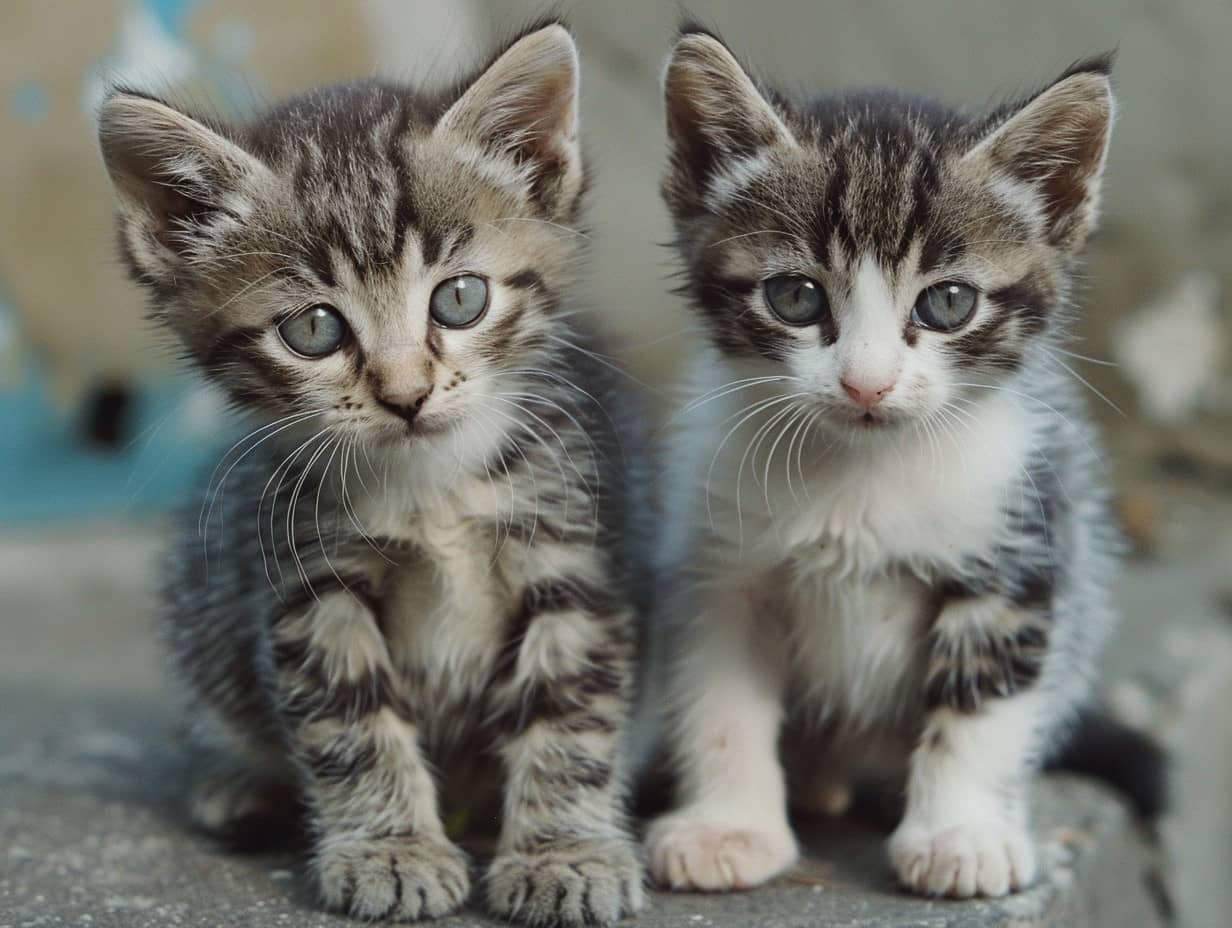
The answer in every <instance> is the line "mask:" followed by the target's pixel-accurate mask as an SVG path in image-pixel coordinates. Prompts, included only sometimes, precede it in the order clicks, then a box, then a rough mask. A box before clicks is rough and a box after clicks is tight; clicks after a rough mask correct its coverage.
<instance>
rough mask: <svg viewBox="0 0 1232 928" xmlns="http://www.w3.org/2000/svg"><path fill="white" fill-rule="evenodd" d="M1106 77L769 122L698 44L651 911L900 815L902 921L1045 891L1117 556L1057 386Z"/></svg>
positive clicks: (681, 64) (831, 106)
mask: <svg viewBox="0 0 1232 928" xmlns="http://www.w3.org/2000/svg"><path fill="white" fill-rule="evenodd" d="M1109 66H1110V59H1109V58H1107V57H1103V58H1094V59H1091V60H1088V61H1084V62H1081V63H1079V64H1076V65H1074V66H1073V67H1071V68H1070V69H1069V70H1067V71H1066V72H1065V73H1064V74H1062V75H1061V76H1060V77H1059V78H1058V79H1057V80H1056V81H1054V82H1053V83H1052V84H1050V85H1049V86H1048V87H1046V88H1045V89H1043V90H1042V91H1040V92H1038V93H1034V94H1031V95H1029V96H1026V97H1025V98H1023V99H1020V100H1015V101H1013V102H1010V103H1007V104H1005V105H1002V106H998V107H996V108H995V109H992V110H991V111H989V112H983V113H967V112H962V111H958V110H954V109H950V108H948V107H945V106H943V105H941V104H939V103H936V102H933V101H931V100H925V99H919V98H916V97H912V96H908V95H905V94H901V93H897V92H893V91H881V90H877V91H855V92H850V93H845V94H839V95H835V96H826V97H820V98H816V99H812V100H806V101H794V100H789V99H787V98H786V97H783V96H781V95H779V94H777V93H774V92H771V91H768V90H763V89H761V88H759V86H758V85H757V84H756V83H755V82H754V81H753V80H752V79H750V77H749V76H748V74H747V73H746V71H745V70H744V69H743V68H742V67H741V66H740V64H739V63H738V62H737V61H736V59H735V58H734V57H733V56H732V55H731V53H730V52H729V51H728V49H727V48H726V47H725V46H724V45H723V44H722V42H721V41H720V40H719V39H718V38H716V37H715V36H713V35H711V34H708V33H707V32H705V31H704V30H701V29H697V28H693V27H688V28H686V29H685V30H684V32H683V33H682V34H681V36H680V37H679V38H678V40H677V42H676V45H675V48H674V50H673V52H672V55H671V58H670V61H669V63H668V67H667V72H666V77H665V89H664V94H665V101H666V110H667V128H668V137H669V144H670V167H669V171H668V175H667V179H666V182H665V184H664V192H665V196H666V200H667V204H668V207H669V209H670V211H671V213H672V216H673V219H674V221H675V228H676V232H677V236H678V248H679V252H680V255H681V259H682V264H683V269H684V279H685V283H684V285H683V287H682V291H683V293H684V294H685V295H686V296H687V297H688V299H689V301H690V304H691V306H692V308H693V310H694V312H695V315H696V317H697V318H698V320H699V321H700V322H701V323H702V325H703V327H704V330H705V333H706V336H705V338H704V339H703V340H702V342H703V343H702V344H700V345H699V351H698V354H699V358H698V361H699V363H698V364H697V365H696V376H695V378H694V381H693V396H694V399H693V401H692V402H691V403H689V404H688V405H687V406H686V407H685V408H684V410H683V412H682V414H681V416H680V417H679V418H680V423H679V425H678V428H677V429H676V431H675V434H674V439H673V445H674V455H673V457H674V464H673V467H674V473H675V475H676V479H675V482H674V484H673V486H672V488H671V491H670V492H669V493H668V495H667V499H668V501H669V506H672V507H674V508H676V509H677V512H676V515H675V516H674V517H673V516H672V515H671V514H670V513H669V515H668V518H667V522H668V524H678V525H681V526H683V530H682V531H681V532H679V533H678V535H677V537H675V538H673V539H671V540H670V543H669V547H671V548H672V550H673V558H674V563H675V565H676V572H677V576H679V577H680V578H681V581H682V582H681V584H680V587H681V588H680V589H679V590H678V591H677V593H676V598H675V600H674V602H673V604H672V606H671V609H670V612H671V615H672V617H673V619H674V620H675V622H674V625H675V628H674V635H675V637H674V638H673V639H672V640H671V641H670V643H669V644H667V645H665V646H664V653H666V654H667V655H669V657H670V658H671V659H672V660H673V665H672V671H671V673H670V674H669V679H668V683H667V694H666V699H667V703H668V705H669V706H670V720H669V724H670V729H669V734H668V736H667V744H668V745H669V746H670V750H671V754H672V756H673V759H674V764H675V771H676V775H677V779H678V788H679V795H678V801H679V807H678V808H677V809H676V810H675V811H673V812H671V813H669V814H667V815H666V816H664V817H662V818H660V819H659V820H658V821H656V822H655V823H654V825H653V826H652V827H651V829H650V833H649V836H648V847H649V855H650V864H651V868H652V871H653V874H654V876H655V878H656V879H657V880H658V881H659V882H661V883H662V884H664V885H666V886H669V887H672V888H675V889H707V890H721V889H733V888H743V887H748V886H752V885H755V884H758V883H760V882H762V881H764V880H766V879H768V878H770V877H772V876H774V875H775V874H776V873H779V872H780V871H782V870H783V869H785V868H786V867H788V866H790V865H791V864H792V862H793V861H794V860H795V859H796V856H797V848H796V842H795V839H794V837H793V835H792V831H791V828H790V826H789V824H788V819H787V811H788V807H789V804H790V805H793V806H801V807H804V808H807V809H831V810H833V809H839V808H842V807H843V805H844V803H845V802H846V800H847V798H848V796H849V793H848V792H847V790H848V784H849V783H850V781H851V780H852V778H853V777H861V776H876V777H890V778H893V781H897V782H900V783H905V798H906V809H905V812H904V813H903V816H902V819H901V822H900V823H899V825H898V828H897V829H896V830H895V832H894V834H893V836H892V837H891V838H890V842H889V855H890V859H891V862H892V864H893V867H894V870H895V872H896V874H897V876H898V879H899V880H900V881H901V882H902V884H903V885H905V886H906V887H908V888H910V889H912V890H914V891H916V892H919V893H926V894H944V895H952V896H973V895H987V896H999V895H1002V894H1004V893H1006V892H1009V891H1012V890H1017V889H1020V888H1022V887H1024V886H1026V885H1028V884H1029V883H1030V882H1031V881H1032V879H1033V878H1034V876H1035V873H1036V851H1035V847H1034V844H1033V842H1032V839H1031V836H1030V833H1029V815H1028V803H1027V787H1028V784H1029V781H1030V778H1031V775H1032V773H1033V772H1034V771H1035V770H1037V769H1038V767H1039V766H1040V764H1041V763H1042V762H1043V761H1044V760H1046V759H1047V758H1048V756H1049V754H1050V752H1052V751H1053V750H1054V749H1055V747H1056V746H1057V745H1058V744H1059V743H1060V740H1061V739H1062V738H1063V736H1064V735H1065V733H1066V732H1067V730H1068V728H1069V726H1071V724H1072V723H1073V722H1074V721H1075V719H1076V717H1077V715H1078V712H1079V710H1080V707H1082V706H1083V704H1084V702H1085V701H1086V700H1087V698H1088V695H1089V693H1090V689H1091V683H1092V680H1093V677H1094V664H1095V660H1096V657H1097V655H1098V653H1099V650H1100V646H1101V643H1102V642H1103V640H1104V638H1105V636H1106V634H1107V633H1108V631H1109V628H1110V626H1111V623H1112V611H1111V609H1110V607H1109V601H1108V595H1107V588H1108V585H1109V581H1110V577H1111V572H1112V569H1113V567H1114V563H1115V553H1116V550H1117V547H1118V543H1119V542H1118V538H1117V533H1116V531H1115V529H1114V526H1113V523H1112V521H1111V519H1110V517H1109V514H1108V511H1107V507H1106V499H1105V497H1106V494H1105V492H1104V490H1103V488H1102V486H1101V484H1100V478H1099V467H1098V459H1097V454H1096V451H1095V450H1094V444H1095V441H1096V439H1095V438H1094V436H1093V432H1092V428H1091V426H1090V425H1089V424H1088V422H1087V419H1086V418H1085V416H1084V414H1083V411H1082V403H1081V402H1080V400H1081V396H1080V395H1079V393H1080V391H1079V389H1077V384H1076V382H1075V378H1074V377H1073V376H1071V372H1070V370H1069V365H1068V363H1067V361H1066V354H1067V352H1066V349H1065V348H1064V347H1063V346H1064V345H1065V343H1066V338H1067V330H1068V327H1069V322H1070V320H1071V318H1072V312H1071V309H1070V296H1071V292H1072V289H1073V283H1074V271H1075V264H1076V261H1077V258H1078V255H1079V251H1080V249H1081V248H1082V246H1083V243H1084V242H1085V240H1086V238H1087V236H1088V233H1089V232H1090V231H1091V228H1092V225H1093V223H1094V220H1095V213H1096V203H1097V200H1098V192H1099V183H1100V177H1101V174H1102V172H1103V168H1104V159H1105V153H1106V150H1107V146H1108V135H1109V130H1110V127H1111V123H1112V115H1113V97H1112V92H1111V88H1110V85H1109V80H1108V71H1109Z"/></svg>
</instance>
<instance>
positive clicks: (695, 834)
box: [646, 812, 798, 892]
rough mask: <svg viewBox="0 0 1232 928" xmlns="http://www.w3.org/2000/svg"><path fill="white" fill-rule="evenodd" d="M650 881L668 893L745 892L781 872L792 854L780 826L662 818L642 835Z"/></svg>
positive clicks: (687, 816)
mask: <svg viewBox="0 0 1232 928" xmlns="http://www.w3.org/2000/svg"><path fill="white" fill-rule="evenodd" d="M646 847H647V850H648V853H649V856H650V870H651V874H652V875H653V877H654V879H655V882H656V883H658V884H659V885H660V886H663V887H666V888H668V889H673V890H684V891H687V890H698V889H700V890H706V891H711V892H713V891H725V890H731V889H749V888H750V887H752V886H757V885H758V884H760V883H764V882H765V881H766V880H768V879H770V878H771V877H772V876H775V875H777V874H778V873H780V872H782V871H783V870H786V869H787V868H788V867H790V866H791V865H792V864H793V863H795V861H796V858H797V856H798V851H797V850H796V841H795V838H793V837H792V834H791V829H790V828H789V827H788V825H787V823H786V822H784V823H783V824H782V826H781V827H780V828H767V827H755V826H747V825H746V826H733V825H728V824H724V823H719V822H710V821H708V820H707V819H706V818H703V817H700V816H693V815H691V814H689V813H687V812H684V813H675V814H672V815H667V816H664V817H663V818H661V819H659V820H658V821H657V822H655V823H654V824H653V825H652V826H651V828H650V832H649V834H648V835H647V837H646Z"/></svg>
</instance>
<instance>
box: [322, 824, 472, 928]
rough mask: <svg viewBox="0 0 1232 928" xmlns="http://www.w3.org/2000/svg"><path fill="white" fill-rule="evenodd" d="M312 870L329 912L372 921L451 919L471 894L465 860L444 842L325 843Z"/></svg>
mask: <svg viewBox="0 0 1232 928" xmlns="http://www.w3.org/2000/svg"><path fill="white" fill-rule="evenodd" d="M313 869H314V870H315V872H316V876H317V885H318V888H319V890H320V893H321V898H322V900H323V901H324V903H325V905H326V907H328V908H330V909H333V910H334V911H337V912H346V913H348V914H350V915H352V916H354V917H356V918H362V919H368V920H373V919H392V920H394V921H401V922H410V921H417V920H418V919H421V918H436V917H439V916H441V915H448V914H449V913H451V912H455V911H457V910H458V909H459V908H461V906H462V904H463V903H464V902H465V901H466V897H467V895H468V893H469V892H470V872H469V868H468V865H467V860H466V855H465V854H463V853H462V851H460V850H459V849H458V848H456V847H455V846H454V845H452V844H450V843H449V842H448V841H446V840H445V839H443V838H430V837H426V836H418V835H417V836H402V837H388V838H354V839H342V840H333V841H326V842H325V843H323V845H322V846H321V847H320V848H319V849H318V851H317V855H316V859H315V860H314V861H313Z"/></svg>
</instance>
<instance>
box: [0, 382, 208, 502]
mask: <svg viewBox="0 0 1232 928" xmlns="http://www.w3.org/2000/svg"><path fill="white" fill-rule="evenodd" d="M31 367H32V368H33V365H31ZM190 389H191V388H190V387H189V386H188V385H187V384H185V383H183V382H177V381H171V382H167V383H162V384H152V385H142V386H141V388H140V395H139V396H138V397H137V399H136V402H135V407H136V408H135V409H133V410H132V416H131V418H132V421H133V422H134V423H135V431H136V432H137V435H138V437H137V438H136V439H135V440H133V441H132V443H131V444H130V445H129V446H127V447H125V448H122V449H116V450H111V449H99V448H93V447H90V446H89V445H87V444H85V443H84V442H83V441H82V440H81V438H80V432H79V429H78V422H77V421H76V417H75V416H73V415H66V414H65V413H63V412H61V411H58V410H56V409H54V408H53V407H52V406H51V404H50V403H49V402H48V398H47V392H46V389H45V384H44V383H43V382H42V378H41V377H39V376H38V375H37V374H36V373H33V372H32V376H29V377H27V378H26V379H25V382H24V383H23V384H22V385H21V386H20V387H19V388H18V389H16V390H5V391H3V392H0V525H17V524H23V523H31V522H45V521H60V520H64V521H73V520H78V519H81V518H86V517H98V516H110V517H115V516H130V515H138V514H152V513H157V512H163V511H166V510H168V509H172V508H174V507H176V506H178V505H180V504H181V503H182V502H183V501H184V500H186V499H189V498H190V497H191V496H192V495H193V493H194V492H195V490H196V488H197V487H198V486H199V485H200V481H201V480H202V479H203V478H204V477H205V475H206V474H207V473H208V470H209V466H210V464H211V462H212V460H213V456H214V454H215V448H214V447H213V446H214V444H215V441H216V440H217V436H214V437H212V439H211V440H210V441H208V442H206V441H204V440H203V439H201V438H200V437H194V436H189V435H185V434H184V433H183V431H182V430H180V429H178V428H177V421H176V413H177V411H179V410H180V409H182V407H183V404H184V401H185V399H186V397H187V395H188V393H189V391H190Z"/></svg>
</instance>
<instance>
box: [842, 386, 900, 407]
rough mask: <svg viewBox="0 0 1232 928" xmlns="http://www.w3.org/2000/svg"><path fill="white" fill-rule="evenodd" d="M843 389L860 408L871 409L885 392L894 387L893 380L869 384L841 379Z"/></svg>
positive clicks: (882, 397) (881, 398)
mask: <svg viewBox="0 0 1232 928" xmlns="http://www.w3.org/2000/svg"><path fill="white" fill-rule="evenodd" d="M839 382H840V383H841V384H842V385H843V391H844V392H845V393H846V394H847V395H848V396H850V397H851V398H852V400H854V401H855V403H856V405H857V406H859V407H860V408H862V409H872V408H873V407H874V406H876V405H877V404H878V403H880V402H881V401H882V400H883V399H884V398H885V395H886V394H887V393H889V392H890V391H891V390H893V389H894V381H893V380H891V381H889V382H888V383H881V384H870V383H860V382H859V381H854V380H841V381H839Z"/></svg>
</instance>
